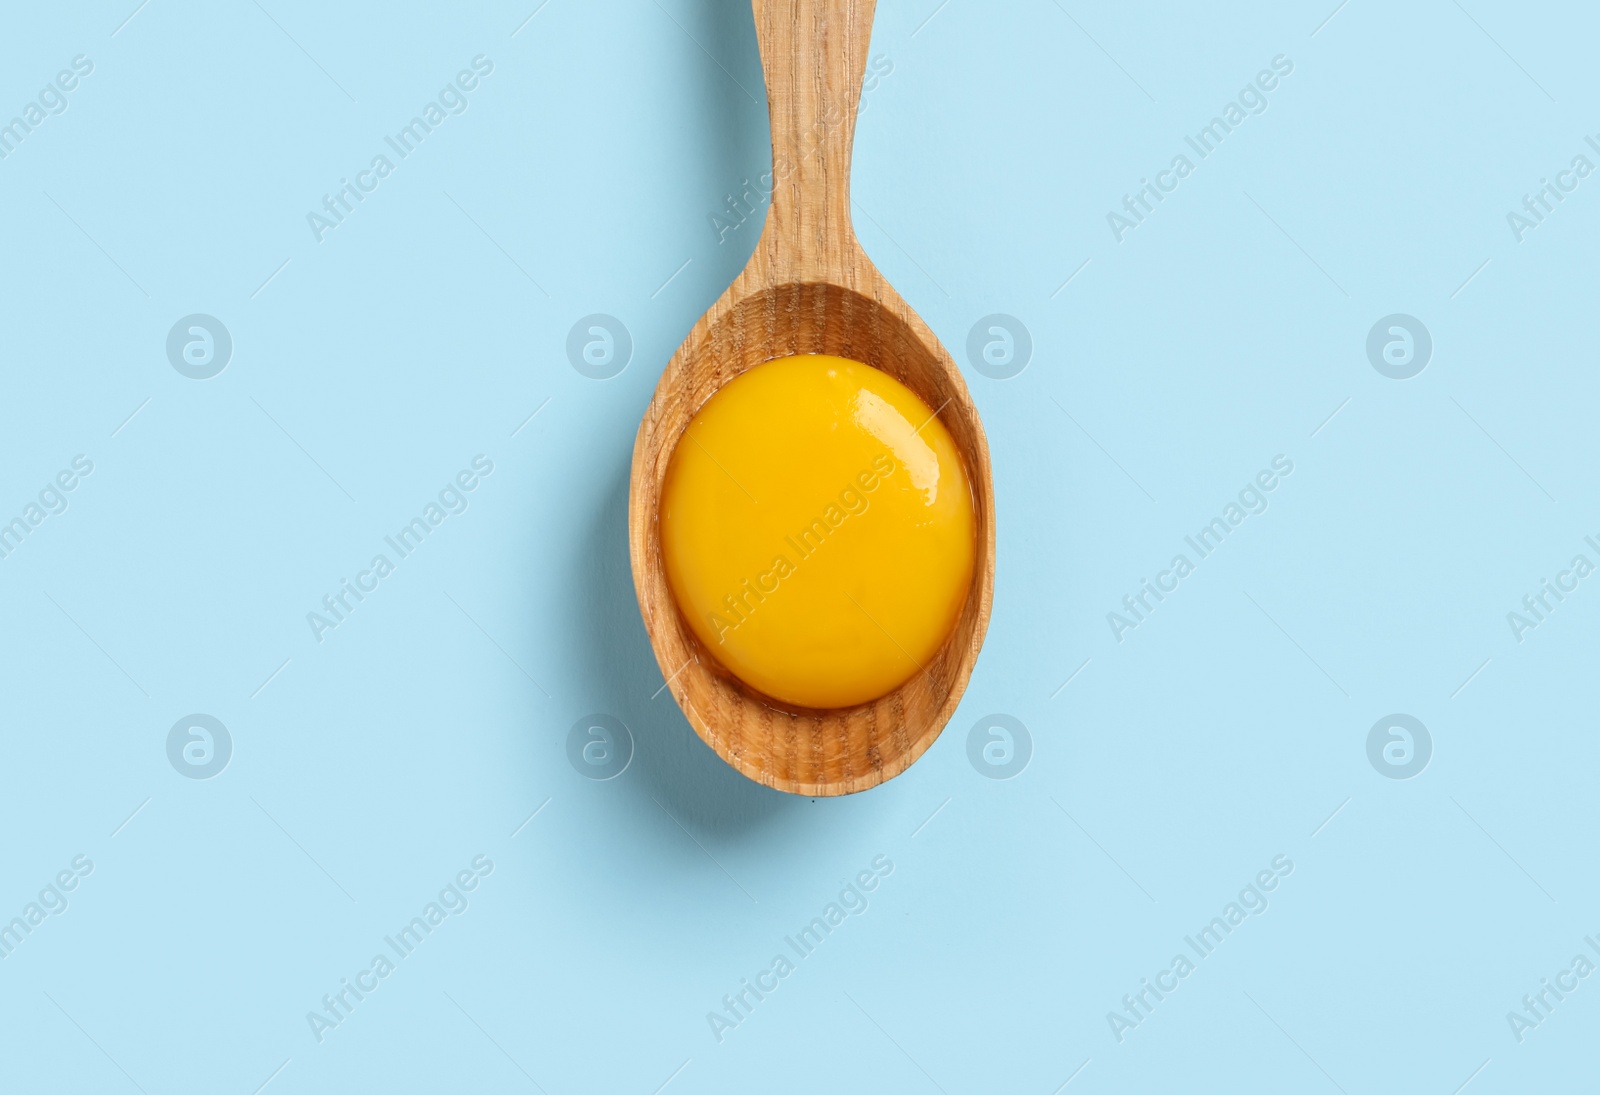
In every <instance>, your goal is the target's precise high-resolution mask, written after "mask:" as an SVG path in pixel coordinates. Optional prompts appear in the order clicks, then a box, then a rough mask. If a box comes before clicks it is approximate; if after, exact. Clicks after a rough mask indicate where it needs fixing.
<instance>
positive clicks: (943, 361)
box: [628, 0, 994, 795]
mask: <svg viewBox="0 0 1600 1095" xmlns="http://www.w3.org/2000/svg"><path fill="white" fill-rule="evenodd" d="M753 3H754V7H755V20H756V38H757V39H758V41H759V43H760V46H761V63H762V66H763V67H764V68H765V70H766V77H767V101H768V104H769V111H770V114H771V120H772V159H773V184H772V205H771V207H770V208H769V209H768V210H767V220H766V225H765V227H764V229H763V230H762V235H761V239H760V241H759V243H758V244H757V246H756V251H755V254H754V255H753V256H752V257H751V259H750V263H749V265H748V266H746V267H745V268H744V271H743V272H742V273H740V275H739V276H738V277H737V278H736V279H734V282H733V284H732V285H731V286H729V287H728V291H727V292H725V293H723V294H722V296H721V298H720V299H718V301H717V302H716V303H715V304H713V305H712V306H711V309H710V311H708V312H706V314H705V315H704V316H702V317H701V318H700V320H699V322H697V323H696V324H695V325H694V329H693V330H691V331H690V332H689V337H688V338H687V339H685V340H684V342H683V345H682V346H680V347H678V351H677V353H675V354H673V355H672V360H671V361H669V362H668V363H667V368H666V371H665V372H664V373H663V374H662V376H661V382H660V384H658V385H657V386H656V392H655V396H654V398H652V399H651V401H650V406H649V408H648V409H647V410H646V411H645V415H644V421H643V422H641V423H640V425H639V436H638V439H637V440H636V442H635V443H634V448H633V473H632V483H631V487H630V491H629V496H628V549H629V555H630V557H631V559H632V562H633V583H634V588H635V590H636V591H637V592H638V595H639V608H640V611H641V612H642V613H643V615H644V625H645V630H646V631H647V632H649V635H650V642H651V645H652V646H653V647H654V648H655V653H656V661H657V662H658V663H659V664H660V666H661V673H662V675H663V676H664V677H665V678H666V679H667V682H668V686H669V687H670V688H671V690H672V695H673V697H674V698H675V699H676V700H677V701H678V705H679V706H680V707H682V708H683V712H684V714H685V715H687V716H688V719H689V723H690V725H692V726H693V727H694V729H695V732H696V733H698V734H699V735H700V737H701V738H702V739H704V740H705V742H706V744H707V745H709V746H711V748H712V749H714V750H716V752H717V754H718V755H719V756H721V757H722V759H724V760H726V761H727V762H728V763H729V764H731V765H733V767H735V768H737V769H738V770H739V771H740V772H743V773H744V774H745V775H747V776H749V777H750V778H751V779H753V780H755V781H757V782H758V783H763V784H765V785H767V786H768V787H776V788H777V789H779V790H781V791H789V792H792V793H794V794H802V795H844V794H850V793H852V792H855V791H862V790H865V789H866V788H868V787H874V786H876V785H877V784H879V783H882V782H883V781H884V780H886V779H889V778H890V777H891V776H895V775H898V774H899V773H901V772H903V771H905V769H906V768H907V767H909V766H910V764H911V763H912V762H913V761H914V760H916V759H917V758H918V757H919V756H921V755H922V754H923V752H925V751H926V750H927V748H928V747H929V746H930V745H932V744H933V741H934V739H935V738H937V737H938V736H939V731H940V730H942V729H944V725H945V723H946V722H948V721H949V719H950V716H951V715H952V714H953V713H954V712H955V708H956V703H957V702H958V701H959V700H960V698H961V693H962V691H963V690H964V689H965V688H966V686H967V679H968V677H970V676H971V674H972V667H973V663H974V662H976V660H977V657H978V648H979V647H980V646H981V645H982V644H983V635H984V631H985V629H986V628H987V627H988V623H989V606H990V600H991V595H992V591H993V588H994V493H993V487H992V483H991V479H990V470H989V446H988V443H987V442H986V441H985V440H984V436H983V426H982V424H981V423H980V422H979V421H978V412H977V409H976V408H975V407H974V406H973V405H972V399H971V397H970V396H969V395H968V393H967V386H966V384H965V383H964V382H963V381H962V379H961V373H960V372H959V371H958V370H957V368H956V365H955V362H953V361H952V360H951V359H950V355H949V354H948V353H947V352H946V351H945V348H944V347H943V346H941V345H939V340H938V339H937V338H935V337H934V334H933V332H932V331H930V330H929V329H928V326H927V324H925V323H923V322H922V320H921V319H919V318H918V317H917V314H916V313H915V312H913V311H912V310H911V308H910V307H909V306H908V305H907V304H906V302H905V301H903V300H901V299H900V295H899V294H898V293H896V292H895V291H894V290H893V289H892V288H890V286H889V283H888V282H886V281H885V280H884V279H883V276H882V275H881V274H879V273H878V271H877V269H876V268H875V267H874V266H873V265H872V263H871V261H870V260H869V259H868V258H867V256H866V254H865V253H863V252H862V250H861V245H860V244H859V243H858V242H857V240H856V234H855V230H854V229H853V228H852V227H851V222H850V150H851V145H852V143H853V141H854V137H855V122H856V107H857V106H858V104H859V103H860V99H861V80H862V75H863V73H864V71H865V68H866V62H867V47H868V45H869V41H870V38H871V33H872V15H873V9H874V8H875V7H876V5H877V0H753ZM788 354H836V355H838V356H840V357H846V358H852V359H854V360H856V361H864V362H866V363H867V364H869V365H873V366H876V367H877V368H879V369H881V370H883V371H884V372H886V373H888V374H889V375H891V376H893V377H895V378H896V379H898V380H899V381H900V382H901V383H902V384H905V385H906V386H907V387H909V388H910V389H911V390H912V391H914V392H916V393H917V395H918V396H920V397H921V398H922V399H923V401H924V402H926V403H927V404H928V406H929V407H931V408H935V409H936V410H937V413H938V416H939V418H940V419H941V420H942V421H943V422H944V424H945V426H946V427H947V428H948V429H949V431H950V433H951V435H952V436H953V437H954V438H955V442H956V445H957V447H958V448H959V449H960V450H961V453H962V456H963V457H964V458H965V460H966V463H967V471H968V474H969V477H970V478H971V480H972V489H973V495H974V502H975V510H976V518H977V538H978V542H977V558H976V561H975V565H974V567H973V573H972V586H971V588H970V590H969V591H968V594H967V602H966V606H965V608H963V610H962V612H961V616H960V619H959V620H958V621H957V623H956V625H955V629H954V630H953V631H952V633H951V635H950V638H949V639H948V641H947V642H946V643H945V645H944V647H943V648H942V649H941V650H940V651H939V653H938V654H937V655H936V656H935V657H934V658H933V659H932V660H931V661H929V662H928V663H927V664H926V665H924V666H923V667H922V668H923V671H922V672H919V673H916V674H914V675H913V676H912V677H911V678H910V679H909V680H907V681H906V682H905V683H904V684H902V685H901V686H900V687H899V688H897V689H895V690H894V691H893V692H891V693H889V694H888V695H886V696H883V697H881V698H880V699H877V700H874V701H872V702H870V703H865V704H860V705H857V706H855V707H850V708H843V709H834V710H826V711H819V710H811V709H804V708H795V707H792V706H790V705H787V704H784V703H781V702H779V701H777V700H775V699H772V698H771V697H769V696H766V695H763V694H761V693H759V692H756V691H755V690H754V689H752V688H750V687H749V686H748V685H746V684H744V683H743V682H741V681H740V680H739V679H738V678H736V677H734V676H733V675H732V674H731V673H730V672H728V671H727V670H726V669H724V668H723V667H722V666H721V665H720V664H719V663H718V662H717V660H716V658H715V657H714V656H713V655H712V654H711V653H710V652H709V651H707V650H706V649H705V648H704V647H703V646H702V645H701V644H700V642H699V640H698V639H697V638H695V636H694V633H693V632H692V631H691V630H690V628H689V626H688V624H687V623H686V622H685V621H684V619H683V617H682V614H681V613H680V612H679V610H678V606H677V604H676V603H675V601H674V600H673V596H672V591H671V589H670V587H669V585H668V582H667V576H666V568H665V567H664V566H663V565H662V561H661V539H660V529H659V523H658V521H657V507H658V504H659V500H660V496H661V487H662V482H663V480H664V479H665V477H666V473H667V464H668V461H669V460H670V459H671V457H672V452H673V449H674V447H675V446H676V445H677V443H678V439H679V437H680V436H681V435H682V433H683V431H684V429H685V427H687V426H688V424H689V420H690V418H692V417H693V416H694V414H695V412H696V411H698V410H699V409H700V407H701V406H702V405H704V403H705V402H706V400H707V399H709V398H711V396H712V395H713V394H714V393H715V392H716V391H717V389H719V388H721V387H722V386H723V385H724V384H727V383H728V382H729V381H730V380H732V379H733V378H734V377H736V376H738V375H739V374H740V373H742V372H744V371H745V370H747V369H750V368H753V367H755V366H756V365H759V364H761V363H762V362H764V361H770V360H772V359H773V358H778V357H783V356H786V355H788Z"/></svg>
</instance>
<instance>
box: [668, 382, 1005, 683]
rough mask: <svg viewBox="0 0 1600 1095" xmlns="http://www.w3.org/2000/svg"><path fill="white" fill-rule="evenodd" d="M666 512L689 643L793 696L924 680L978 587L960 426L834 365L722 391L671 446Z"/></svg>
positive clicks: (903, 390)
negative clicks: (957, 436)
mask: <svg viewBox="0 0 1600 1095" xmlns="http://www.w3.org/2000/svg"><path fill="white" fill-rule="evenodd" d="M660 521H661V525H660V530H661V553H662V559H663V562H664V563H665V565H666V571H667V580H668V582H669V583H670V584H671V587H672V593H673V596H674V597H675V598H676V600H677V602H678V607H679V608H680V609H681V610H682V612H683V615H684V618H685V619H686V620H687V621H688V623H689V626H690V627H691V628H692V629H693V630H694V633H695V635H696V636H698V637H699V639H700V641H701V643H702V644H704V645H705V647H706V649H708V650H709V651H711V653H712V654H713V655H714V656H715V657H716V659H717V660H718V661H720V662H721V663H722V664H723V665H724V666H725V667H726V668H727V669H728V670H730V671H731V672H732V673H734V674H735V675H736V676H738V677H739V678H740V679H741V680H743V681H744V682H745V683H746V684H749V685H750V686H752V687H753V688H755V689H757V690H758V691H760V692H764V693H766V694H767V695H769V696H772V697H774V698H775V699H778V700H780V701H783V702H784V703H786V704H790V705H795V706H800V707H810V708H834V707H848V706H851V705H854V704H859V703H865V702H867V701H869V700H873V699H877V698H878V697H879V696H883V695H885V694H887V693H889V692H892V691H893V690H894V689H895V688H897V687H899V686H900V685H901V684H903V683H904V682H905V681H906V680H907V679H909V678H910V677H911V676H912V675H914V674H916V673H923V672H927V667H928V664H929V662H930V660H931V659H932V658H933V657H934V655H936V654H937V653H938V652H939V649H940V648H941V647H942V646H943V645H944V643H945V640H946V639H947V638H948V637H949V634H950V631H951V629H952V628H953V627H954V626H955V623H956V619H957V617H959V615H960V614H961V609H962V606H963V605H964V604H965V603H966V598H967V592H968V589H969V588H970V586H971V584H972V567H973V558H974V554H975V552H976V530H977V525H976V520H975V517H974V513H973V499H972V487H971V484H970V481H969V480H968V477H967V470H966V467H965V466H964V465H963V464H962V460H961V454H960V453H959V452H958V451H957V450H956V447H955V442H954V441H953V440H952V438H951V436H950V432H949V431H948V430H946V429H945V427H944V423H942V422H940V421H939V419H938V417H937V415H936V414H935V412H934V411H933V410H932V409H931V408H929V407H928V405H927V404H926V403H924V402H922V400H921V399H919V398H918V397H917V396H916V395H915V394H913V393H912V391H911V390H910V389H909V388H907V387H906V386H905V385H904V384H901V383H900V382H899V381H897V380H895V379H894V378H893V377H891V376H889V375H888V374H887V373H884V372H881V371H879V370H877V369H874V368H872V367H871V366H869V365H863V364H861V363H860V362H857V361H849V360H846V359H845V358H841V357H831V356H828V355H825V354H802V355H796V356H793V357H785V358H779V359H778V360H776V361H768V362H766V363H764V364H762V365H758V366H756V367H755V368H753V369H750V370H748V371H747V372H745V373H742V374H740V375H739V376H738V377H737V378H735V379H734V380H732V381H730V382H729V383H728V384H727V385H726V386H724V387H723V388H721V389H720V390H719V391H718V392H717V393H716V394H715V395H713V396H712V397H711V398H710V399H709V400H708V401H707V402H706V404H705V405H704V406H703V407H701V408H700V410H699V412H698V413H696V414H695V416H694V418H693V419H692V420H690V422H689V426H688V428H687V429H686V430H685V431H684V433H683V436H682V437H680V438H679V440H678V444H677V447H676V449H674V451H673V453H672V457H671V461H670V463H669V464H668V467H667V476H666V483H665V486H664V488H663V491H662V496H661V510H660Z"/></svg>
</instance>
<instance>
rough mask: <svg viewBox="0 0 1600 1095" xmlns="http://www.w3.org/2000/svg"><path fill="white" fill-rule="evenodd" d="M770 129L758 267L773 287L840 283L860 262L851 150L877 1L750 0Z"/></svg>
mask: <svg viewBox="0 0 1600 1095" xmlns="http://www.w3.org/2000/svg"><path fill="white" fill-rule="evenodd" d="M752 4H753V6H754V8H755V17H756V40H757V42H758V43H759V44H760V47H761V65H762V68H763V69H764V70H765V72H766V78H767V108H768V111H769V113H770V115H771V119H772V205H771V207H770V208H769V209H768V211H767V223H766V227H765V229H764V230H763V233H762V237H761V246H760V248H759V249H758V251H757V257H756V261H757V262H758V263H760V264H761V266H762V267H764V272H765V273H766V275H767V276H768V277H769V278H771V279H772V283H774V284H777V283H782V282H788V281H809V280H813V279H815V280H841V279H843V278H846V277H848V276H849V274H850V273H851V271H852V270H853V269H854V267H855V266H856V265H857V264H858V263H859V261H860V258H861V252H860V248H859V246H858V245H857V243H856V238H855V230H854V228H852V226H851V223H850V150H851V145H852V143H853V142H854V140H855V132H856V108H857V107H858V106H859V105H860V103H861V81H862V77H863V75H864V74H865V72H866V66H867V49H868V47H869V45H870V44H871V39H872V15H873V11H874V10H875V9H876V8H877V0H752Z"/></svg>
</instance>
